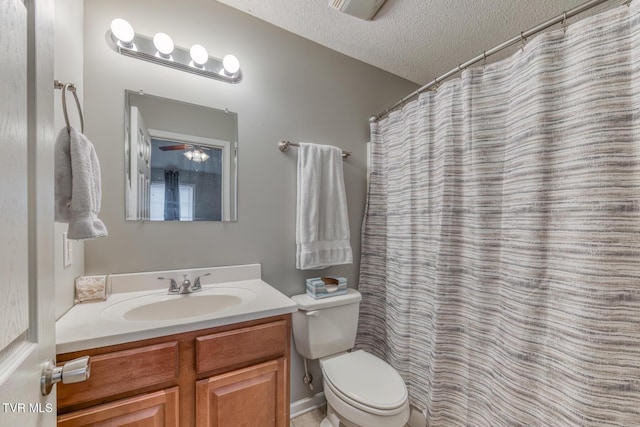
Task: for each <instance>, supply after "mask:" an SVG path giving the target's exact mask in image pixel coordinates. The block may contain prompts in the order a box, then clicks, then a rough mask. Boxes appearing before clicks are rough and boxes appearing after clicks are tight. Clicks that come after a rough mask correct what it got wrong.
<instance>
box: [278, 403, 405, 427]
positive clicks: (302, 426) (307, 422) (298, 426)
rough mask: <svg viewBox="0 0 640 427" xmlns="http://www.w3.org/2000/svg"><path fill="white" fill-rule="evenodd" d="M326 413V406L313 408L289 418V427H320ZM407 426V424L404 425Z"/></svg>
mask: <svg viewBox="0 0 640 427" xmlns="http://www.w3.org/2000/svg"><path fill="white" fill-rule="evenodd" d="M326 413H327V407H326V406H323V407H322V408H318V409H314V410H313V411H309V412H307V413H306V414H302V415H300V416H299V417H295V418H293V419H292V420H291V426H290V427H320V422H321V421H322V419H323V418H324V416H325V415H326ZM406 427H409V424H407V425H406Z"/></svg>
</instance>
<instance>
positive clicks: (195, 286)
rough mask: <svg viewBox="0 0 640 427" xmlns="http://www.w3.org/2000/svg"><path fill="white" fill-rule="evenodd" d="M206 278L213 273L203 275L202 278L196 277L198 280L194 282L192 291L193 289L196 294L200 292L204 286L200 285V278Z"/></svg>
mask: <svg viewBox="0 0 640 427" xmlns="http://www.w3.org/2000/svg"><path fill="white" fill-rule="evenodd" d="M204 276H211V273H206V274H203V275H201V276H198V277H196V280H194V281H193V286H192V289H193V291H194V292H195V291H199V290H201V289H202V285H201V284H200V278H201V277H204Z"/></svg>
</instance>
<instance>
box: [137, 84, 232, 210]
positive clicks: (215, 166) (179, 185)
mask: <svg viewBox="0 0 640 427" xmlns="http://www.w3.org/2000/svg"><path fill="white" fill-rule="evenodd" d="M125 99H126V101H125V152H126V167H125V172H126V179H125V187H126V188H125V199H126V200H125V201H126V218H127V219H128V220H151V221H235V220H236V219H237V203H236V200H237V133H238V130H237V114H236V113H232V112H229V111H226V110H219V109H215V108H210V107H203V106H199V105H194V104H187V103H184V102H181V101H174V100H171V99H166V98H160V97H157V96H152V95H147V94H140V93H138V92H133V91H126V94H125Z"/></svg>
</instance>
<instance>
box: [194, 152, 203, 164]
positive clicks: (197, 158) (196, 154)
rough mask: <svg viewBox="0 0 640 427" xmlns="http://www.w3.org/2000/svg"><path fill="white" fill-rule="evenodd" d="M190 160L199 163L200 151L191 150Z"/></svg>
mask: <svg viewBox="0 0 640 427" xmlns="http://www.w3.org/2000/svg"><path fill="white" fill-rule="evenodd" d="M191 160H193V161H194V162H198V163H199V162H200V161H202V153H200V151H195V150H193V159H191Z"/></svg>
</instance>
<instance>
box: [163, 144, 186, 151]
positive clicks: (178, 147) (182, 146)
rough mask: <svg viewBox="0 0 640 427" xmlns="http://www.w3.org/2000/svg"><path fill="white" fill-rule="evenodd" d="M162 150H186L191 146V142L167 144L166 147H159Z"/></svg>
mask: <svg viewBox="0 0 640 427" xmlns="http://www.w3.org/2000/svg"><path fill="white" fill-rule="evenodd" d="M158 148H159V149H160V150H162V151H171V150H186V149H187V148H191V145H189V144H178V145H165V146H164V147H158Z"/></svg>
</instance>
